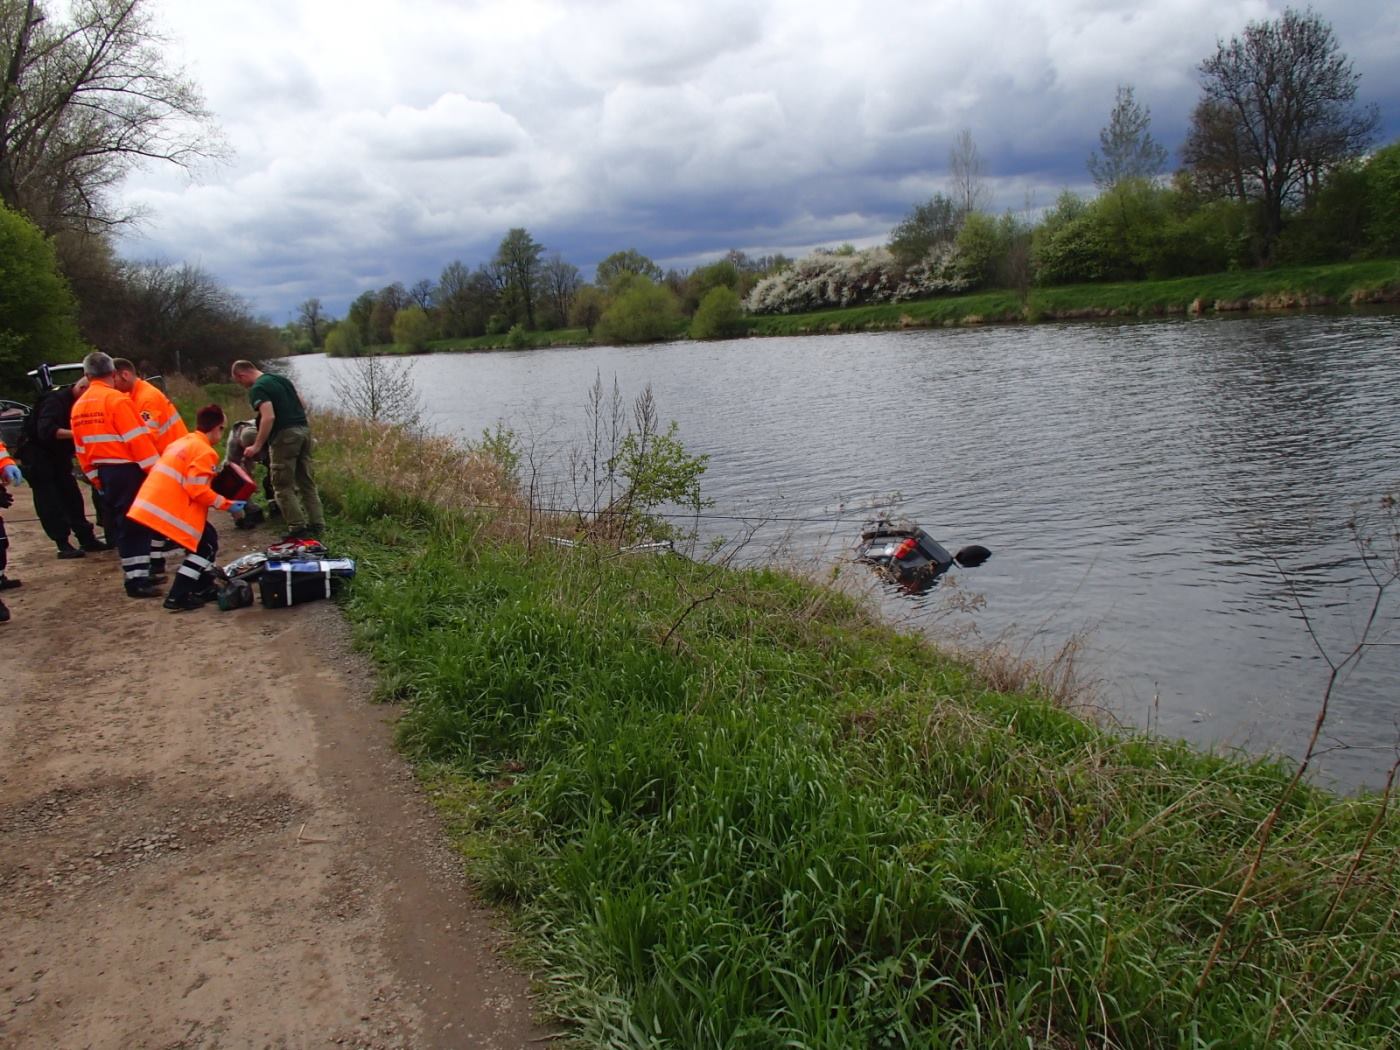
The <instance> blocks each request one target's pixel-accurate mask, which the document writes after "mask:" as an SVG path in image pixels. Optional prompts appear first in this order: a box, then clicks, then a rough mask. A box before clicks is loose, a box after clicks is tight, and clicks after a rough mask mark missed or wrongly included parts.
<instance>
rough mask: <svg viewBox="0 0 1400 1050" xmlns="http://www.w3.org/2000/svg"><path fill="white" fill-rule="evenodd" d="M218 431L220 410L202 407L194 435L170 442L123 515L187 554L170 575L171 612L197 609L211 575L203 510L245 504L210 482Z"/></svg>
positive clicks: (214, 537)
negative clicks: (173, 575)
mask: <svg viewBox="0 0 1400 1050" xmlns="http://www.w3.org/2000/svg"><path fill="white" fill-rule="evenodd" d="M223 434H224V413H223V410H222V409H221V408H219V406H218V405H207V406H205V407H204V408H201V409H200V410H199V412H198V414H197V415H196V416H195V430H194V433H192V434H188V435H186V436H185V437H182V438H178V439H176V440H175V441H172V442H171V443H170V445H169V446H168V447H167V448H166V450H165V451H164V452H162V453H161V455H160V460H159V461H158V462H157V463H156V465H155V466H154V467H153V468H151V473H150V476H149V477H147V478H146V481H145V483H144V484H143V485H142V486H141V491H140V492H138V493H137V494H136V499H135V501H133V502H132V504H131V510H129V511H128V512H127V517H129V518H130V519H131V520H132V521H135V522H139V523H140V524H142V525H145V526H146V527H147V528H149V529H152V530H153V531H155V532H158V533H159V534H160V535H162V536H167V537H169V538H170V539H172V540H174V541H175V542H176V543H178V544H179V545H180V546H181V547H184V548H185V550H187V551H189V552H190V553H189V554H187V555H185V560H184V563H183V564H182V565H181V566H180V569H179V571H178V572H176V573H175V582H174V583H172V584H171V586H170V594H169V595H167V596H166V599H165V607H166V608H167V609H170V610H171V611H173V612H179V611H181V610H184V609H197V608H199V606H200V605H202V604H203V603H204V598H203V596H202V594H201V592H202V591H204V590H206V589H207V588H208V587H209V585H210V584H211V583H212V582H213V579H214V573H213V569H214V556H215V555H216V554H218V552H219V534H218V533H217V532H215V531H214V526H213V525H210V524H209V509H210V508H211V507H212V508H214V509H215V510H228V511H232V512H233V514H234V516H235V517H237V516H238V515H240V514H242V513H243V508H244V507H245V506H246V503H245V502H244V501H242V500H236V501H235V500H230V499H226V498H225V497H223V496H220V495H219V494H218V493H217V492H215V491H214V490H213V489H212V488H210V482H211V481H213V480H214V474H215V473H216V472H217V470H218V467H219V453H218V452H217V451H215V449H214V446H215V445H216V444H218V442H219V439H220V438H222V437H223Z"/></svg>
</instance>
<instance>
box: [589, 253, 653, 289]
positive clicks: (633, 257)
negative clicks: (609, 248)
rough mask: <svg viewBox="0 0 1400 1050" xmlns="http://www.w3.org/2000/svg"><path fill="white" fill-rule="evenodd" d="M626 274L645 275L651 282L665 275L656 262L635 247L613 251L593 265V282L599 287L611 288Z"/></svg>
mask: <svg viewBox="0 0 1400 1050" xmlns="http://www.w3.org/2000/svg"><path fill="white" fill-rule="evenodd" d="M628 274H633V275H636V276H639V277H645V278H647V280H649V281H652V282H653V283H655V282H659V281H660V280H661V279H662V278H663V277H665V276H666V275H665V274H664V273H663V272H662V270H661V267H659V266H657V265H656V263H654V262H652V261H651V260H650V259H648V258H647V257H646V256H645V255H643V254H642V253H641V252H639V251H637V250H636V249H635V248H628V249H627V250H626V251H621V252H613V253H612V254H611V255H609V256H608V257H607V258H606V259H604V260H603V261H602V262H600V263H599V264H598V265H597V267H595V271H594V282H595V283H596V284H597V285H598V286H599V287H600V288H607V289H609V290H612V286H613V284H614V283H616V281H617V280H618V278H620V277H624V276H626V275H628Z"/></svg>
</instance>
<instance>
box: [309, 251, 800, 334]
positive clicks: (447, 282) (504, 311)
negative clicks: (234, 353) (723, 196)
mask: <svg viewBox="0 0 1400 1050" xmlns="http://www.w3.org/2000/svg"><path fill="white" fill-rule="evenodd" d="M790 262H791V260H788V259H786V258H784V257H782V256H764V257H758V258H752V257H750V256H748V255H747V254H745V253H744V252H742V251H739V250H737V249H735V250H731V251H730V252H728V253H727V254H726V255H725V256H724V257H723V258H721V259H719V260H717V261H716V262H714V263H711V264H709V265H706V266H701V267H698V268H696V269H694V270H690V271H681V270H677V269H669V270H663V269H662V268H661V267H660V266H659V265H657V263H656V262H655V261H653V260H652V259H650V258H648V257H647V256H645V255H643V254H642V253H641V252H639V251H637V250H636V249H634V248H627V249H623V250H620V251H616V252H613V253H612V254H611V255H608V256H607V257H606V258H604V259H603V260H602V261H601V262H599V263H598V264H597V266H596V267H595V273H594V279H593V281H591V282H586V281H584V280H583V277H582V274H581V272H580V270H579V268H578V267H577V266H575V265H574V264H573V263H570V262H568V261H567V260H565V259H564V258H563V257H562V255H561V254H560V253H559V252H550V251H549V250H548V249H547V248H546V247H545V246H544V245H542V244H540V242H539V241H537V240H536V239H535V237H534V236H533V235H532V234H531V233H530V231H529V230H527V229H524V228H523V227H517V228H514V229H511V230H510V231H508V232H507V233H506V234H505V236H504V237H502V239H501V242H500V244H499V245H498V247H497V249H496V251H495V253H494V254H493V255H492V257H491V258H490V259H489V260H488V261H487V262H484V263H481V264H479V265H477V266H476V268H475V269H472V268H469V267H468V266H467V265H466V264H464V263H463V262H461V261H460V260H454V261H452V262H450V263H448V264H447V265H446V266H445V267H444V268H443V270H442V272H441V273H440V274H439V276H438V278H437V280H436V281H434V280H432V279H431V278H423V279H421V280H418V281H415V282H414V283H413V284H412V285H409V286H406V285H405V284H404V283H403V282H401V281H396V282H394V283H392V284H389V285H386V286H385V287H383V288H380V289H378V290H377V291H366V292H363V293H361V294H360V295H359V296H357V297H356V298H355V300H354V301H353V302H351V303H350V306H349V309H348V310H347V311H346V315H345V317H343V318H339V319H337V318H334V317H332V316H330V315H329V314H328V312H327V311H326V309H325V307H324V306H323V304H322V302H321V300H320V298H318V297H313V298H310V299H307V300H305V301H304V302H302V303H301V304H300V305H299V306H298V307H297V309H296V313H295V317H294V319H293V320H292V322H291V323H290V324H289V325H288V326H287V327H286V329H284V332H283V337H284V339H285V341H286V342H287V344H288V347H289V349H290V350H292V352H300V353H308V352H311V351H313V350H317V349H322V348H324V349H325V350H326V351H327V352H328V353H330V354H331V355H333V356H356V355H358V354H361V353H364V352H366V351H367V350H368V349H369V348H371V347H376V346H385V345H389V344H394V345H397V346H399V347H403V348H404V349H407V350H414V351H421V350H423V349H425V348H426V347H427V345H428V343H429V342H430V341H433V340H439V339H445V340H452V339H469V338H474V337H478V336H483V335H503V336H506V337H507V342H509V341H510V337H511V336H512V335H514V336H516V337H517V339H519V340H520V345H525V342H524V333H526V332H530V331H536V330H556V329H562V328H573V329H582V330H583V331H584V332H585V333H587V334H589V335H592V336H596V337H597V338H598V339H599V340H601V341H607V342H642V341H649V340H654V339H664V338H670V337H672V336H674V335H676V334H677V333H678V331H680V330H682V329H684V328H686V327H687V325H688V326H689V328H690V330H691V331H692V334H693V333H694V332H696V331H701V332H706V333H709V334H710V335H713V336H721V335H733V334H737V333H738V331H739V330H740V328H741V324H740V318H741V316H742V307H741V305H740V304H741V301H742V299H743V297H744V296H745V295H747V294H748V293H749V291H750V290H752V288H753V286H754V285H755V284H757V282H758V281H759V279H760V278H761V277H762V276H763V275H764V274H766V273H768V272H771V271H772V270H774V269H777V268H781V267H783V266H786V265H788V264H789V263H790ZM707 304H708V305H707ZM697 324H698V328H697Z"/></svg>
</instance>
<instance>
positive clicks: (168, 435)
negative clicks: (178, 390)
mask: <svg viewBox="0 0 1400 1050" xmlns="http://www.w3.org/2000/svg"><path fill="white" fill-rule="evenodd" d="M130 396H131V404H132V406H133V407H134V408H135V409H136V414H137V415H138V416H140V417H141V422H143V423H145V424H146V426H147V427H148V428H149V429H150V431H151V440H152V441H154V442H155V445H156V451H157V452H164V451H165V450H166V449H167V448H169V447H170V443H171V442H172V441H174V440H175V439H176V438H182V437H184V436H185V435H186V434H188V433H189V432H190V428H189V427H187V426H185V421H184V420H183V419H181V418H180V413H179V412H177V411H176V410H175V406H174V405H172V404H171V403H170V398H168V397H166V396H165V395H164V394H162V393H161V392H160V387H158V386H156V385H155V384H154V383H148V382H147V381H146V380H144V379H138V380H136V385H135V386H134V387H132V388H131V395H130Z"/></svg>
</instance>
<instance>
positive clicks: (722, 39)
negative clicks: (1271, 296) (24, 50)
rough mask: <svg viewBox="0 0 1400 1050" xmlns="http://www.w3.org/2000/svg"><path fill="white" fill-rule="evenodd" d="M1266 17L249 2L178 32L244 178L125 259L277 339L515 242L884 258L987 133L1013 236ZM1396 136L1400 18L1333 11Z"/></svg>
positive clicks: (625, 1)
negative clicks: (1124, 88)
mask: <svg viewBox="0 0 1400 1050" xmlns="http://www.w3.org/2000/svg"><path fill="white" fill-rule="evenodd" d="M1282 7H1283V5H1282V4H1281V3H1277V2H1274V0H1164V2H1163V3H1159V4H1155V5H1141V4H1138V3H1128V2H1116V0H1097V2H1096V0H1008V3H1006V4H1000V5H970V4H966V3H953V2H951V0H931V2H921V3H917V4H846V3H841V4H838V3H832V2H829V0H807V2H798V0H772V2H769V3H765V4H753V3H751V2H747V0H744V2H724V3H715V4H710V5H697V4H691V3H686V4H680V3H673V2H671V3H659V4H658V3H656V2H654V0H648V2H644V0H611V2H608V0H599V2H592V3H577V2H572V3H571V2H566V0H534V2H531V3H518V2H514V0H482V2H478V3H471V4H466V3H460V2H453V0H404V2H400V3H398V4H395V5H394V6H393V8H392V13H388V11H387V10H386V9H385V8H384V6H383V5H382V4H379V3H371V2H369V0H337V2H333V0H245V2H244V3H242V4H238V5H204V4H188V5H181V6H179V7H175V6H174V5H171V7H170V8H168V9H167V10H166V12H165V24H166V28H167V30H168V35H169V36H170V37H171V38H172V53H174V54H175V55H176V56H177V57H179V56H182V58H183V61H185V62H186V63H187V65H188V67H189V68H190V70H191V71H192V72H193V74H194V75H195V76H196V78H197V79H198V80H199V81H200V82H201V83H202V84H203V85H204V87H205V90H206V93H207V95H208V97H209V101H210V105H211V107H212V108H213V109H214V110H215V111H216V113H217V114H218V117H219V120H220V123H221V124H222V126H223V128H224V129H225V132H226V135H227V137H228V139H229V141H230V143H231V144H232V145H233V147H234V148H235V149H236V151H237V158H236V160H235V161H234V162H233V163H231V164H229V165H227V166H225V167H223V168H219V169H216V170H212V171H205V172H202V173H201V176H200V179H199V180H197V181H195V182H190V181H188V180H185V179H183V178H181V177H179V176H177V175H176V174H174V173H171V172H169V171H146V172H141V173H139V174H138V175H136V176H134V177H133V178H132V179H131V181H130V183H129V185H128V188H127V196H128V198H129V200H130V201H131V202H132V203H133V204H136V205H138V206H140V207H142V208H143V209H144V210H145V212H146V214H147V221H146V223H145V225H144V226H143V227H141V229H140V230H139V231H137V234H136V235H134V236H130V237H129V238H128V240H127V242H126V244H125V245H124V250H126V251H127V252H128V253H129V254H132V255H137V256H142V257H145V256H152V255H157V256H165V257H168V258H175V259H189V260H191V261H199V262H201V263H202V264H203V265H205V266H206V267H207V268H208V269H210V270H211V271H212V272H214V273H215V274H216V275H218V276H219V277H220V278H222V279H223V280H225V281H227V282H228V283H229V284H230V285H231V286H232V287H234V288H235V290H237V291H239V292H240V293H241V294H243V295H245V296H247V297H248V298H249V299H250V300H251V301H252V302H254V303H255V304H256V306H257V308H258V309H259V310H260V311H262V312H263V313H264V314H266V315H267V316H268V317H270V318H271V319H272V320H275V321H281V320H285V319H286V318H287V316H289V314H290V311H291V309H292V307H293V306H294V305H295V303H296V302H298V301H300V300H301V299H304V298H306V297H307V296H308V295H318V296H320V297H321V298H322V299H323V300H325V301H326V303H327V304H328V305H330V306H331V307H332V308H333V309H335V310H337V311H339V310H342V309H343V308H344V306H345V305H346V304H347V303H348V301H349V300H350V299H351V298H353V297H354V296H355V295H356V294H358V293H359V292H360V291H363V290H364V289H365V288H370V287H378V286H381V285H383V284H385V283H387V282H388V281H391V280H403V281H412V280H415V279H417V278H418V277H423V276H436V274H437V273H438V272H439V271H440V270H441V269H442V267H443V266H444V265H445V264H446V263H448V262H450V261H451V260H453V259H461V260H462V261H464V262H466V263H468V264H469V265H475V264H476V263H477V262H480V261H483V260H485V259H486V258H487V257H488V256H489V255H490V253H491V252H492V250H493V249H494V247H495V244H496V243H497V242H498V241H499V240H500V238H501V236H502V235H503V234H504V233H505V231H506V230H507V229H509V228H510V227H512V226H526V227H528V228H529V229H530V231H531V232H532V233H533V234H534V235H535V236H536V238H537V239H539V240H540V241H542V242H543V243H545V244H547V245H549V246H550V247H551V248H553V249H557V250H559V251H562V252H563V253H564V255H565V257H566V258H568V259H569V260H570V261H572V262H575V263H577V264H578V265H580V266H583V267H585V268H587V267H590V266H591V265H592V264H593V263H594V262H596V261H597V260H598V259H599V258H601V257H602V256H604V255H607V254H608V253H610V252H612V251H614V250H617V249H618V248H623V247H636V248H638V249H639V250H641V251H644V252H647V253H648V254H650V255H652V256H653V257H656V258H658V259H659V260H661V261H663V262H666V263H675V264H680V265H688V264H692V263H694V262H696V261H699V260H703V259H705V258H709V257H713V256H715V255H718V254H719V253H720V252H722V251H724V250H725V249H727V248H730V247H741V248H744V249H746V250H753V251H760V252H766V251H773V250H783V251H787V252H788V253H789V254H794V253H798V252H801V251H803V250H806V249H808V248H810V247H811V246H812V245H816V244H822V243H837V242H840V241H843V240H853V241H856V242H857V243H868V242H870V241H873V240H877V239H879V238H882V237H883V236H885V235H886V234H887V233H888V230H889V228H890V226H891V225H893V223H894V222H895V221H897V220H898V218H899V217H900V216H901V215H902V214H903V213H904V212H906V211H907V210H908V208H909V206H910V205H911V204H912V203H913V202H914V201H917V200H920V199H923V198H926V197H927V196H928V195H929V194H931V193H933V192H935V191H937V190H940V189H946V188H947V168H948V152H949V148H950V146H951V144H952V142H953V139H954V137H955V136H956V134H957V132H958V130H959V129H961V128H964V127H966V128H969V129H970V130H971V131H972V132H973V135H974V137H975V139H976V141H977V144H978V147H979V149H980V151H981V153H982V155H983V157H984V159H985V161H986V164H987V168H988V172H989V177H990V178H989V185H990V187H991V188H992V189H993V190H994V193H995V206H996V207H998V208H1012V209H1019V208H1022V207H1024V206H1025V205H1026V204H1027V202H1030V203H1032V204H1035V205H1042V206H1043V205H1045V204H1048V203H1050V202H1052V201H1053V199H1054V198H1055V196H1057V195H1058V193H1059V191H1060V189H1061V188H1063V187H1066V186H1074V187H1083V186H1085V184H1086V183H1087V175H1086V173H1085V169H1084V162H1085V159H1086V158H1087V156H1088V154H1089V152H1090V150H1092V149H1093V148H1094V147H1095V146H1096V144H1097V135H1098V131H1099V128H1100V127H1102V126H1103V124H1104V123H1105V122H1106V120H1107V117H1108V110H1109V108H1110V106H1111V105H1112V101H1113V93H1114V89H1115V88H1116V86H1117V85H1118V84H1120V83H1129V84H1133V85H1134V86H1135V88H1136V90H1137V97H1138V99H1139V101H1140V102H1142V103H1144V104H1146V105H1148V106H1149V107H1150V108H1151V110H1152V114H1153V121H1154V122H1153V131H1154V134H1155V135H1156V137H1157V138H1158V139H1159V140H1160V141H1161V142H1162V143H1163V144H1164V145H1166V146H1167V147H1168V148H1169V149H1172V150H1175V149H1176V147H1177V146H1178V145H1179V144H1180V141H1181V139H1182V137H1183V136H1184V134H1185V128H1186V122H1187V119H1188V117H1189V113H1190V110H1191V108H1192V106H1193V105H1194V104H1195V101H1196V99H1197V97H1198V96H1199V84H1198V82H1197V73H1196V67H1197V65H1198V64H1199V63H1200V61H1201V60H1202V59H1203V58H1205V57H1206V56H1207V55H1208V54H1209V53H1210V52H1211V51H1212V50H1213V49H1214V46H1215V42H1216V40H1217V39H1220V38H1228V37H1229V36H1231V35H1233V34H1235V33H1237V32H1239V31H1240V30H1241V29H1242V28H1243V27H1244V25H1245V23H1246V22H1247V21H1249V20H1251V19H1258V18H1264V17H1272V16H1273V15H1276V14H1278V13H1279V12H1280V11H1281V10H1282ZM1315 8H1316V10H1317V11H1318V12H1319V14H1321V15H1322V16H1323V17H1324V18H1327V19H1329V20H1331V21H1332V23H1333V25H1334V27H1335V29H1336V31H1337V35H1338V38H1339V41H1340V43H1341V46H1342V48H1343V50H1344V51H1345V52H1346V53H1347V54H1348V55H1349V56H1350V57H1351V58H1352V59H1353V61H1354V63H1355V65H1356V68H1357V70H1358V72H1360V73H1361V74H1362V94H1363V97H1364V99H1365V100H1366V101H1374V102H1376V103H1378V104H1379V106H1380V108H1381V111H1382V117H1383V123H1384V126H1383V132H1382V141H1389V140H1393V139H1395V138H1396V137H1397V136H1398V135H1400V63H1396V62H1395V61H1394V56H1395V55H1396V54H1400V5H1395V4H1394V3H1392V2H1390V0H1348V2H1342V0H1325V2H1321V3H1318V4H1316V5H1315Z"/></svg>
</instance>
